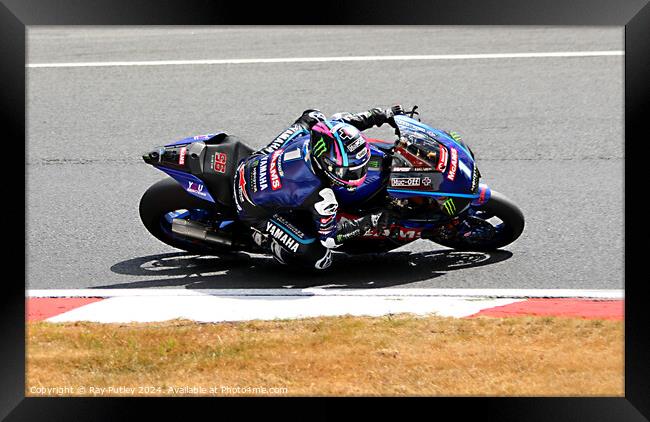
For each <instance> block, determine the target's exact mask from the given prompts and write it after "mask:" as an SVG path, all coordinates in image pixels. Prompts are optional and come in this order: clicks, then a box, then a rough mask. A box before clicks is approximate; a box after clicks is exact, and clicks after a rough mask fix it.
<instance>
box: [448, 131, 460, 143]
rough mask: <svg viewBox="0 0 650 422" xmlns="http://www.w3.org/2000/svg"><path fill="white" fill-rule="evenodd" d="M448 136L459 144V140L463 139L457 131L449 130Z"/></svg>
mask: <svg viewBox="0 0 650 422" xmlns="http://www.w3.org/2000/svg"><path fill="white" fill-rule="evenodd" d="M449 136H451V139H453V140H454V141H456V142H458V143H459V144H460V143H461V141H462V140H463V139H462V138H461V137H460V135H459V134H458V133H456V132H449Z"/></svg>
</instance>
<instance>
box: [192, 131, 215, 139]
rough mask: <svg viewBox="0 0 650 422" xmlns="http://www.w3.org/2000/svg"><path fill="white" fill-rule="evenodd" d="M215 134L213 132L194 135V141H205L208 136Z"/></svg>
mask: <svg viewBox="0 0 650 422" xmlns="http://www.w3.org/2000/svg"><path fill="white" fill-rule="evenodd" d="M214 135H215V134H214V133H208V134H207V135H196V136H195V137H194V138H192V139H194V140H195V141H206V140H208V139H210V138H212V137H213V136H214Z"/></svg>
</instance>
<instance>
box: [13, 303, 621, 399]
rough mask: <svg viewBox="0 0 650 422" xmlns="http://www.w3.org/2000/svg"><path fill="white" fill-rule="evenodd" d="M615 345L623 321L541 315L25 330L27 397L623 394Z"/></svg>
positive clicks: (39, 326)
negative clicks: (100, 390) (268, 390)
mask: <svg viewBox="0 0 650 422" xmlns="http://www.w3.org/2000/svg"><path fill="white" fill-rule="evenodd" d="M623 335H624V334H623V323H622V322H620V321H602V320H581V319H568V318H540V317H530V318H528V317H526V318H505V319H495V318H477V319H454V318H440V317H426V318H422V317H415V316H411V315H399V316H389V317H377V318H371V317H327V318H313V319H304V320H297V321H296V320H294V321H254V322H240V323H220V324H197V323H194V322H188V321H171V322H165V323H149V324H128V325H127V324H94V323H66V324H52V323H42V322H41V323H29V324H28V337H27V353H28V354H27V386H26V394H27V395H28V396H38V395H56V394H57V393H56V392H55V391H54V390H50V391H49V393H48V392H47V390H39V391H36V390H34V388H36V387H40V388H46V387H71V389H72V390H73V391H72V392H70V391H69V390H68V391H63V392H62V393H61V394H63V395H93V394H101V395H130V394H131V393H123V392H122V393H119V392H116V391H112V392H110V391H109V392H104V393H98V392H96V391H95V392H94V393H93V392H92V391H91V390H90V387H109V386H113V387H115V388H117V387H119V386H124V387H127V386H128V387H133V388H135V391H134V393H133V395H229V394H235V393H236V391H235V392H232V391H231V392H230V393H226V392H225V391H223V390H221V386H229V387H240V388H242V389H244V390H241V391H240V393H239V394H237V395H256V394H257V395H265V393H264V392H263V391H259V390H256V391H252V390H246V389H245V388H246V387H266V388H269V387H280V388H281V387H286V389H287V390H286V393H282V392H280V393H279V394H277V391H276V392H274V393H273V394H271V395H290V396H303V395H317V396H323V395H409V396H410V395H426V396H437V395H444V396H449V395H452V396H457V395H488V396H533V395H534V396H539V395H542V396H565V395H578V396H592V395H596V396H623V394H624V391H623V372H624V371H623V365H624V357H623V340H624V337H623ZM79 387H84V388H85V390H83V391H81V392H80V391H78V390H77V389H78V388H79ZM141 387H153V389H150V390H149V391H146V390H144V389H141ZM174 387H176V388H181V390H176V391H174V390H172V388H174ZM183 387H185V390H183V389H182V388H183ZM187 387H194V388H199V387H203V388H205V389H206V390H204V391H200V390H196V389H195V390H191V389H188V388H187ZM211 387H212V388H213V389H212V390H210V388H211ZM215 387H216V390H215V389H214V388H215ZM242 393H243V394H242Z"/></svg>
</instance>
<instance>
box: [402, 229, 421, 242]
mask: <svg viewBox="0 0 650 422" xmlns="http://www.w3.org/2000/svg"><path fill="white" fill-rule="evenodd" d="M421 231H422V230H420V229H404V228H401V227H400V229H399V236H398V238H399V239H400V240H411V239H416V238H418V237H420V234H421Z"/></svg>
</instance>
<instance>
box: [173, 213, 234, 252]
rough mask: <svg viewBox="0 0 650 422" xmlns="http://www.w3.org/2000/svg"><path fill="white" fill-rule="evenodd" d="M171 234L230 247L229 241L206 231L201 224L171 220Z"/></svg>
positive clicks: (230, 241)
mask: <svg viewBox="0 0 650 422" xmlns="http://www.w3.org/2000/svg"><path fill="white" fill-rule="evenodd" d="M172 232H174V233H176V234H178V235H181V236H186V237H190V238H192V239H197V240H202V241H204V242H209V243H216V244H219V245H225V246H229V247H230V246H232V240H231V239H228V238H227V237H224V236H220V235H218V234H216V233H214V232H212V231H210V230H208V228H207V227H206V226H204V225H202V224H199V223H195V222H194V221H188V220H183V219H182V218H174V219H173V220H172Z"/></svg>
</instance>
